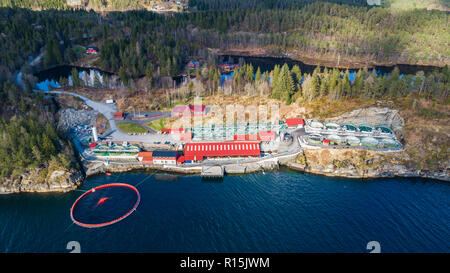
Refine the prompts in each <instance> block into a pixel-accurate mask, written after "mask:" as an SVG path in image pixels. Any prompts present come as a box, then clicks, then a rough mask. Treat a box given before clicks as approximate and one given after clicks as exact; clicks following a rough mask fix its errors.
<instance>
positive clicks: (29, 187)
mask: <svg viewBox="0 0 450 273" xmlns="http://www.w3.org/2000/svg"><path fill="white" fill-rule="evenodd" d="M44 172H45V169H32V170H29V171H27V172H24V173H23V174H22V175H20V176H18V177H15V178H12V179H5V180H4V181H3V182H2V183H1V184H0V194H10V193H23V192H28V193H32V192H34V193H44V192H68V191H71V190H75V189H77V188H78V187H79V186H81V185H82V183H83V181H84V179H85V176H84V175H83V173H82V172H81V171H79V170H76V169H71V170H55V171H53V172H52V173H51V174H47V177H44V178H43V177H42V176H43V175H42V174H43V173H44Z"/></svg>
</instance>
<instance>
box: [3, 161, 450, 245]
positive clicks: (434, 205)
mask: <svg viewBox="0 0 450 273" xmlns="http://www.w3.org/2000/svg"><path fill="white" fill-rule="evenodd" d="M144 179H145V180H144ZM113 182H121V183H128V184H131V185H134V186H136V187H137V189H138V190H139V191H140V194H141V201H140V204H139V206H138V208H137V210H136V211H135V212H134V213H133V214H131V215H130V216H129V217H128V218H126V219H125V220H123V221H121V222H119V223H117V224H114V225H111V226H107V227H104V228H98V229H88V228H82V227H79V226H77V225H75V224H72V221H71V218H70V215H69V210H70V208H71V206H72V204H73V202H74V201H75V200H76V199H77V198H78V197H79V196H80V195H81V194H83V191H86V190H88V189H90V188H93V187H95V186H99V185H103V184H108V183H113ZM449 197H450V184H449V183H446V182H439V181H435V180H427V179H408V178H395V179H376V180H353V179H339V178H326V177H322V176H315V175H309V174H303V173H297V172H294V171H287V170H283V171H279V172H268V173H265V174H262V173H258V174H250V175H245V176H226V177H225V178H224V180H223V181H221V182H210V181H204V180H202V179H201V178H200V177H199V176H175V175H168V174H162V173H156V174H155V173H142V172H141V173H127V174H113V175H111V176H104V175H102V176H96V177H92V178H89V179H88V180H87V181H86V182H85V183H84V185H83V186H82V188H81V189H80V191H73V192H70V193H64V194H14V195H3V196H2V195H0V252H69V250H67V249H66V246H67V243H68V242H69V241H78V242H79V243H80V245H81V252H368V250H367V249H366V246H367V243H368V242H369V241H378V242H379V243H380V245H381V251H382V252H447V253H448V252H450V209H449V208H450V198H449ZM118 204H120V202H119V203H118Z"/></svg>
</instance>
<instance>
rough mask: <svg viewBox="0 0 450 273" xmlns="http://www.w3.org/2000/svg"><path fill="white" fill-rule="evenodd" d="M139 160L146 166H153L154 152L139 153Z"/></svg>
mask: <svg viewBox="0 0 450 273" xmlns="http://www.w3.org/2000/svg"><path fill="white" fill-rule="evenodd" d="M138 159H139V161H141V162H142V164H144V165H149V164H153V152H139V153H138Z"/></svg>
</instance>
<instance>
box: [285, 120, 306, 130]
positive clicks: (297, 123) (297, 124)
mask: <svg viewBox="0 0 450 273" xmlns="http://www.w3.org/2000/svg"><path fill="white" fill-rule="evenodd" d="M285 122H286V124H287V126H288V128H303V126H305V122H304V121H303V119H302V118H287V119H285Z"/></svg>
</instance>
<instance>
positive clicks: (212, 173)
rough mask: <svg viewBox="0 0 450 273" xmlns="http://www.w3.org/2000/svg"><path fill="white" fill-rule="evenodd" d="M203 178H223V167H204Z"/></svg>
mask: <svg viewBox="0 0 450 273" xmlns="http://www.w3.org/2000/svg"><path fill="white" fill-rule="evenodd" d="M201 176H202V177H205V178H222V177H223V176H224V170H223V167H222V166H203V167H202V173H201Z"/></svg>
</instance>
